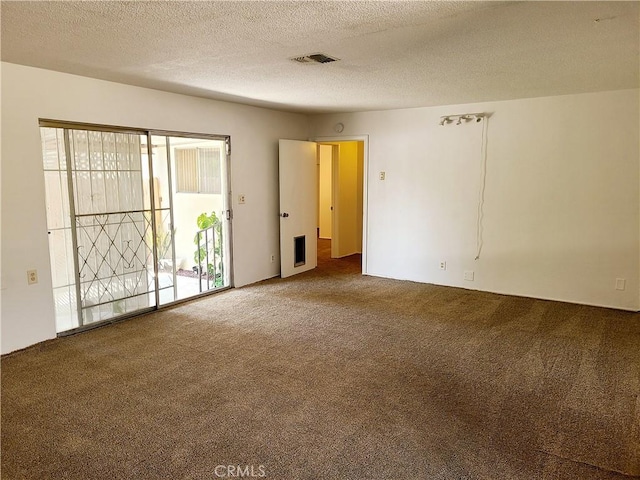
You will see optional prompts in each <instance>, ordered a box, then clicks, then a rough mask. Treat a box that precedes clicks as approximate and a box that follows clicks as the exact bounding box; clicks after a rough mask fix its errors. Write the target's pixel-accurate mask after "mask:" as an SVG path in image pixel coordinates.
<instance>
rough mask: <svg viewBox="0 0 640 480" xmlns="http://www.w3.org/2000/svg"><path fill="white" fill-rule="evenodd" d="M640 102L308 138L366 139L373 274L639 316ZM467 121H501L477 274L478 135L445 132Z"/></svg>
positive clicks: (406, 113)
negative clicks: (468, 276) (621, 285)
mask: <svg viewBox="0 0 640 480" xmlns="http://www.w3.org/2000/svg"><path fill="white" fill-rule="evenodd" d="M638 93H639V92H638V90H623V91H614V92H602V93H593V94H580V95H567V96H559V97H547V98H537V99H523V100H514V101H504V102H493V103H482V104H472V105H458V106H448V107H435V108H417V109H407V110H394V111H384V112H367V113H354V114H331V115H318V116H314V117H312V118H311V129H312V132H311V135H312V136H313V137H322V136H328V135H333V132H332V127H333V125H335V124H336V123H338V122H342V123H344V125H345V129H344V132H343V134H344V135H345V136H354V135H363V134H368V135H369V139H370V141H369V170H368V172H369V174H368V175H369V178H368V192H367V193H368V232H367V235H368V236H367V238H368V245H367V255H368V259H367V268H368V273H370V274H372V275H378V276H385V277H392V278H399V279H409V280H415V281H420V282H428V283H435V284H441V285H451V286H459V287H465V288H472V289H478V290H486V291H492V292H501V293H508V294H515V295H523V296H530V297H537V298H548V299H556V300H565V301H570V302H576V303H585V304H593V305H601V306H611V307H617V308H622V309H630V310H640V193H639V190H640V154H639V130H640V125H639V118H640V115H639V113H640V112H639V95H638ZM467 112H491V113H492V116H491V118H490V121H489V124H488V150H487V176H486V190H485V205H484V222H483V231H484V234H483V239H484V246H483V249H482V254H481V256H480V258H479V260H474V257H475V256H476V253H477V252H476V220H477V207H478V191H479V186H480V179H481V172H480V161H481V145H482V139H481V135H482V126H481V125H482V124H467V125H461V126H459V127H456V126H453V125H449V126H446V127H441V126H439V125H438V121H439V117H440V116H441V115H447V114H456V113H467ZM380 171H385V172H386V180H385V181H380V180H379V179H378V173H379V172H380ZM441 260H444V261H446V262H447V269H446V270H445V271H442V270H440V269H439V265H438V264H439V261H441ZM465 270H471V271H474V272H475V280H474V281H473V282H469V281H465V280H463V273H464V271H465ZM616 278H625V279H626V290H624V291H618V290H615V281H616Z"/></svg>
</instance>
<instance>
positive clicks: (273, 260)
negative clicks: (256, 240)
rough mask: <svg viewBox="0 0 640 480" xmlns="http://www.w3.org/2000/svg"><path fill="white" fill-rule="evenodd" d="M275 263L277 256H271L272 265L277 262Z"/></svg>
mask: <svg viewBox="0 0 640 480" xmlns="http://www.w3.org/2000/svg"><path fill="white" fill-rule="evenodd" d="M275 261H276V256H275V255H273V254H271V263H273V262H275Z"/></svg>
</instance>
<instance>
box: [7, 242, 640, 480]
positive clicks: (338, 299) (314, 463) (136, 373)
mask: <svg viewBox="0 0 640 480" xmlns="http://www.w3.org/2000/svg"><path fill="white" fill-rule="evenodd" d="M321 243H322V249H323V252H324V253H325V254H326V242H321ZM359 262H360V259H359V257H357V256H354V257H349V258H346V259H341V260H333V261H331V260H327V259H321V260H320V262H319V267H318V268H317V269H316V270H315V271H313V272H309V273H306V274H303V275H300V276H297V277H294V278H290V279H285V280H282V279H273V280H269V281H266V282H262V283H259V284H256V285H252V286H249V287H245V288H239V289H234V290H230V291H227V292H224V293H221V294H218V295H214V296H212V297H208V298H206V299H202V300H198V301H194V302H192V303H189V304H184V305H182V306H179V307H177V308H173V309H171V310H165V311H162V312H157V313H154V314H150V315H146V316H144V317H139V318H137V319H133V320H128V321H125V322H121V323H118V324H115V325H112V326H108V327H104V328H100V329H97V330H93V331H90V332H87V333H83V334H79V335H76V336H72V337H66V338H60V339H57V340H54V341H51V342H47V343H44V344H41V345H38V346H35V347H33V348H30V349H28V350H25V351H21V352H17V353H15V354H11V355H8V356H5V357H4V358H2V478H3V479H63V478H64V479H106V478H108V479H215V478H240V477H241V476H242V477H244V478H247V477H248V475H249V474H251V473H252V474H253V475H254V478H256V477H262V478H267V479H282V480H289V479H291V480H296V479H327V480H331V479H354V480H360V479H434V480H435V479H456V480H457V479H500V480H504V479H526V480H530V479H581V480H590V479H628V478H632V477H634V476H636V477H638V476H640V396H639V393H640V315H638V314H632V313H625V312H620V311H614V310H608V309H600V308H592V307H585V306H577V305H569V304H564V303H556V302H548V301H541V300H532V299H527V298H516V297H508V296H501V295H494V294H488V293H481V292H473V291H466V290H460V289H453V288H445V287H438V286H433V285H424V284H417V283H411V282H400V281H393V280H387V279H380V278H373V277H363V276H361V275H359V273H358V272H359V268H360V266H359ZM26 320H27V319H25V321H26ZM251 467H253V471H251V470H250V468H251ZM240 474H241V475H240Z"/></svg>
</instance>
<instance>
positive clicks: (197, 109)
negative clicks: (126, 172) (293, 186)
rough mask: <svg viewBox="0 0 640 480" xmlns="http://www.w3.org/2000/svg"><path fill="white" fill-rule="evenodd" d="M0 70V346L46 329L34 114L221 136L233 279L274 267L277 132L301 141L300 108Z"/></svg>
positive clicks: (49, 306) (47, 295)
mask: <svg viewBox="0 0 640 480" xmlns="http://www.w3.org/2000/svg"><path fill="white" fill-rule="evenodd" d="M1 75H2V77H1V82H2V83H1V88H2V127H3V128H2V141H1V145H2V217H1V218H2V303H1V305H2V324H1V326H2V329H1V333H2V341H1V343H2V349H1V350H2V353H7V352H10V351H13V350H16V349H19V348H23V347H26V346H28V345H31V344H34V343H37V342H40V341H43V340H46V339H49V338H53V337H55V323H54V309H53V299H52V294H51V272H50V265H49V251H48V245H47V230H46V214H45V207H44V203H45V200H44V198H45V197H44V177H43V173H42V157H41V151H40V132H39V127H38V119H39V118H51V119H57V120H68V121H75V122H87V123H100V124H110V125H124V126H131V127H142V128H150V129H161V130H173V131H184V132H195V133H215V134H224V135H231V147H232V155H231V158H232V159H231V176H232V180H231V183H232V189H233V191H234V192H235V193H234V202H233V208H234V222H233V241H234V276H235V284H236V285H238V286H239V285H244V284H247V283H252V282H256V281H259V280H262V279H265V278H268V277H272V276H275V275H278V273H279V269H278V265H279V263H278V262H274V263H271V261H270V255H271V254H272V253H277V252H278V251H279V247H278V245H279V223H278V191H277V185H278V157H277V154H278V139H279V138H292V139H306V138H307V137H308V125H307V118H306V117H305V116H303V115H298V114H289V113H283V112H276V111H272V110H267V109H262V108H255V107H248V106H243V105H237V104H232V103H225V102H216V101H212V100H205V99H201V98H195V97H188V96H184V95H176V94H170V93H166V92H160V91H157V90H150V89H144V88H138V87H132V86H127V85H121V84H117V83H112V82H105V81H100V80H94V79H89V78H84V77H79V76H74V75H68V74H63V73H58V72H53V71H47V70H42V69H35V68H30V67H23V66H18V65H13V64H7V63H2V68H1ZM237 193H244V194H245V195H246V204H244V205H237V204H236V200H237ZM28 269H37V270H38V274H39V283H38V284H37V285H32V286H27V281H26V280H27V277H26V271H27V270H28Z"/></svg>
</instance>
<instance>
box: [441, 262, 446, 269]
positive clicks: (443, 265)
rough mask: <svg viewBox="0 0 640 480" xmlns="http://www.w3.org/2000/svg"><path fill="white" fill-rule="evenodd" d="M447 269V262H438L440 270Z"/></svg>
mask: <svg viewBox="0 0 640 480" xmlns="http://www.w3.org/2000/svg"><path fill="white" fill-rule="evenodd" d="M446 269H447V262H440V270H446Z"/></svg>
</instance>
